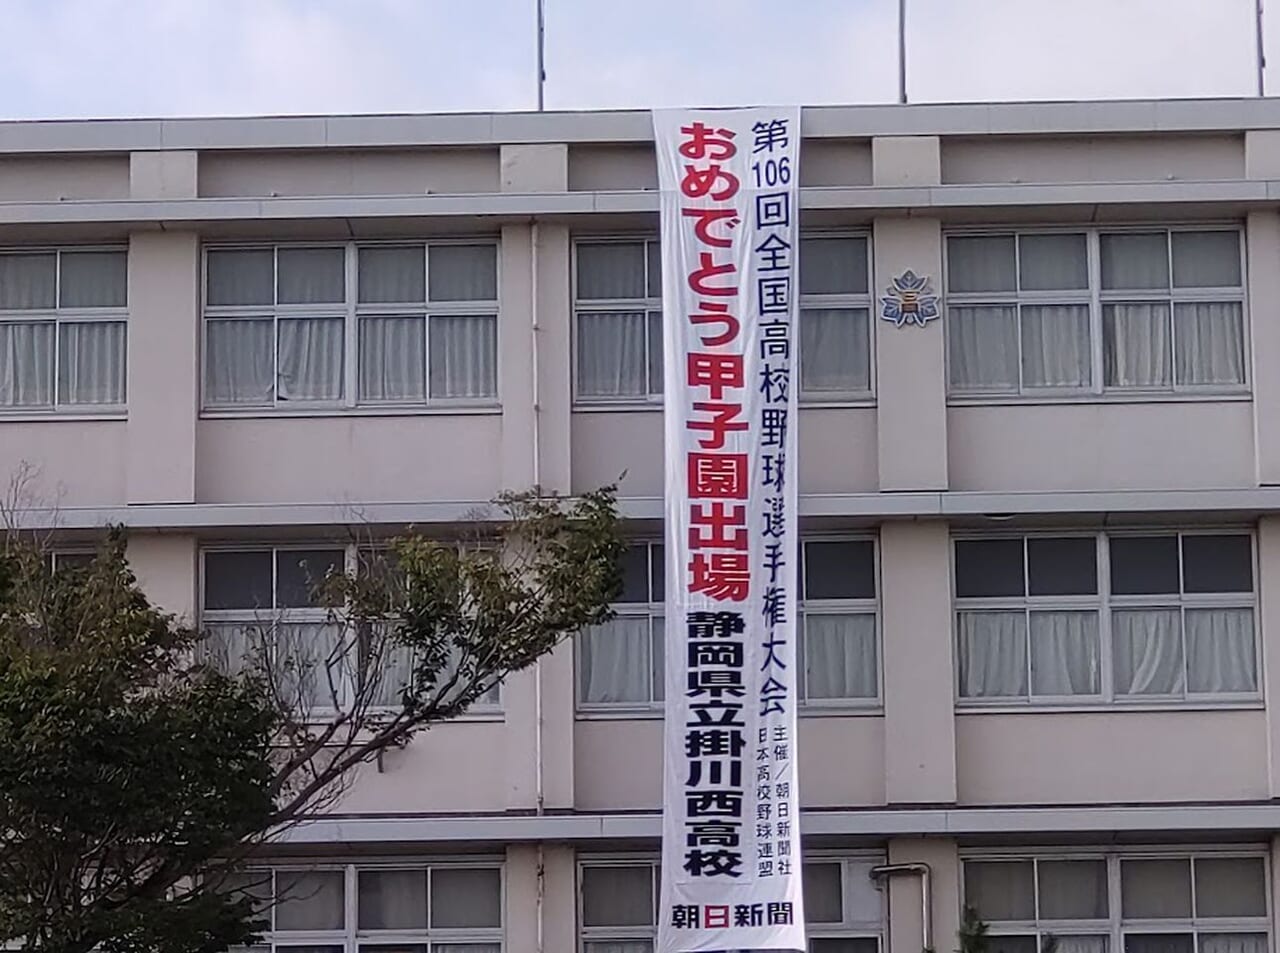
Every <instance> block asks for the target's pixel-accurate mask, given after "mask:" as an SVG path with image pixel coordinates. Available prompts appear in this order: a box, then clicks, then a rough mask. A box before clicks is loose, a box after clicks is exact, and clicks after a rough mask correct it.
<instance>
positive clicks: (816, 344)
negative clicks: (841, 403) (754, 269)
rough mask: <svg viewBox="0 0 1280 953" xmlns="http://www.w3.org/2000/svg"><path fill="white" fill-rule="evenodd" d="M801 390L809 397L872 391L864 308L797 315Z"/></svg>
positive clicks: (807, 311) (813, 310) (815, 310)
mask: <svg viewBox="0 0 1280 953" xmlns="http://www.w3.org/2000/svg"><path fill="white" fill-rule="evenodd" d="M800 389H801V390H802V391H804V392H805V393H808V394H822V393H827V392H832V393H858V392H860V391H868V390H870V389H871V357H870V352H869V345H868V333H867V310H866V308H805V309H803V310H802V311H801V312H800Z"/></svg>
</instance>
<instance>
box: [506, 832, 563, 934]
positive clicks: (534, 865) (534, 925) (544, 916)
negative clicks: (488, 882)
mask: <svg viewBox="0 0 1280 953" xmlns="http://www.w3.org/2000/svg"><path fill="white" fill-rule="evenodd" d="M539 860H541V871H539ZM577 874H578V870H577V856H576V854H575V853H574V851H573V849H572V848H569V847H565V846H561V845H553V846H549V847H544V848H543V850H542V853H541V855H539V853H538V849H537V848H536V847H516V846H513V847H509V848H507V871H506V888H507V895H506V916H505V917H504V919H503V923H504V924H505V926H506V930H505V932H506V941H505V943H504V945H503V949H504V950H505V951H506V953H545V951H549V950H566V951H568V950H575V949H577V945H578V882H577ZM539 881H541V882H539ZM539 895H541V902H539ZM539 919H541V921H542V930H541V933H540V932H539V929H538V921H539ZM539 937H541V945H539Z"/></svg>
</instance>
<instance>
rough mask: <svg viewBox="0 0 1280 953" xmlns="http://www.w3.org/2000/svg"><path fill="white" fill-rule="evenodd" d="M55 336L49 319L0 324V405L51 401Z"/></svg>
mask: <svg viewBox="0 0 1280 953" xmlns="http://www.w3.org/2000/svg"><path fill="white" fill-rule="evenodd" d="M55 336H56V335H55V330H54V325H53V322H52V321H42V322H38V323H37V322H32V323H30V324H0V405H3V406H6V407H39V406H47V405H49V404H52V403H53V348H54V340H55Z"/></svg>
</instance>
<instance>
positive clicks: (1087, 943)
mask: <svg viewBox="0 0 1280 953" xmlns="http://www.w3.org/2000/svg"><path fill="white" fill-rule="evenodd" d="M1053 938H1054V940H1055V941H1056V942H1057V949H1056V953H1107V938H1106V937H1105V936H1070V935H1068V936H1063V935H1062V934H1061V933H1055V934H1054V935H1053ZM1041 948H1042V949H1043V944H1041Z"/></svg>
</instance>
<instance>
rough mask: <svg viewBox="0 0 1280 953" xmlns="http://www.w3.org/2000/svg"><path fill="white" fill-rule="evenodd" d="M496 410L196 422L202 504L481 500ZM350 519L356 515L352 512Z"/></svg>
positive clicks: (496, 434) (489, 481)
mask: <svg viewBox="0 0 1280 953" xmlns="http://www.w3.org/2000/svg"><path fill="white" fill-rule="evenodd" d="M501 457H502V418H501V416H499V415H498V414H496V413H494V414H482V415H420V416H404V417H364V416H352V417H341V416H333V417H306V418H302V417H298V418H288V417H261V418H251V419H244V420H201V421H199V423H198V424H197V426H196V466H197V478H196V480H197V482H196V486H197V494H198V499H199V501H200V502H202V503H246V502H253V503H306V502H345V501H352V502H355V501H363V502H392V503H395V502H407V501H415V500H487V499H489V498H491V497H492V496H493V495H494V494H495V493H497V492H498V490H499V489H500V486H499V482H500V477H501V474H500V473H499V472H498V469H497V468H496V467H495V466H494V465H493V464H494V461H496V460H500V459H501ZM353 517H357V518H358V514H353Z"/></svg>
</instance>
